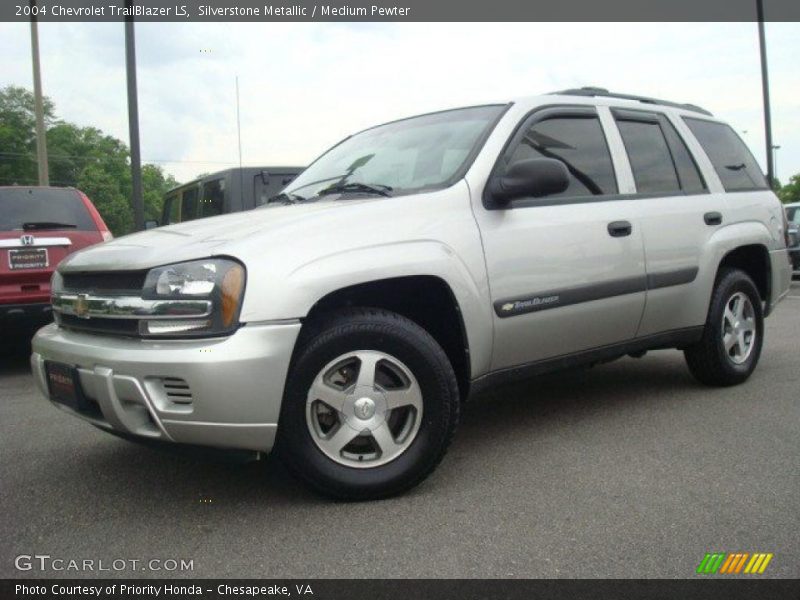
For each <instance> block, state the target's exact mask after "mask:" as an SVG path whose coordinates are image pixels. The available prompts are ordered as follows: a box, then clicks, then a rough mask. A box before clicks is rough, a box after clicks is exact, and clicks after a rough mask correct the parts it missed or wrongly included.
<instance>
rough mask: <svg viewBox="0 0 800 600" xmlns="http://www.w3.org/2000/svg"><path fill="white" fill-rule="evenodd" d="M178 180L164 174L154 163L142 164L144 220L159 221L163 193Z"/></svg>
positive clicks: (176, 183) (162, 204) (175, 185)
mask: <svg viewBox="0 0 800 600" xmlns="http://www.w3.org/2000/svg"><path fill="white" fill-rule="evenodd" d="M177 185H178V182H177V181H176V180H175V178H174V177H173V176H172V175H168V174H165V173H164V171H163V170H162V169H161V167H158V166H156V165H144V166H142V190H143V192H142V196H143V197H144V218H145V221H148V220H153V219H155V220H156V221H158V222H159V223H160V222H161V209H162V208H163V206H164V194H166V193H167V191H168V190H171V189H172V188H174V187H177Z"/></svg>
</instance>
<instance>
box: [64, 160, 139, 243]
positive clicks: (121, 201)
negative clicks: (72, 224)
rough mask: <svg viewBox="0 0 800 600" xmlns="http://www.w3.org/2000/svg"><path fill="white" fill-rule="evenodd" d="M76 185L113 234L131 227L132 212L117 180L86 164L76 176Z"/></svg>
mask: <svg viewBox="0 0 800 600" xmlns="http://www.w3.org/2000/svg"><path fill="white" fill-rule="evenodd" d="M77 183H78V185H77V187H78V188H79V189H80V190H82V191H83V192H84V193H85V194H86V195H87V196H89V198H90V199H91V200H92V202H94V205H95V206H96V207H97V210H98V211H99V212H100V214H101V215H102V217H103V220H104V221H105V222H106V225H108V228H109V229H110V230H111V232H112V233H113V234H114V235H115V236H120V235H124V234H126V233H129V232H130V231H131V230H132V229H133V214H132V211H131V208H130V204H129V203H128V200H127V198H126V197H125V195H124V194H123V193H122V191H121V190H120V185H119V180H117V179H115V178H114V176H113V175H112V174H111V173H109V172H108V171H106V170H105V169H103V167H102V166H100V165H97V164H93V165H89V166H87V167H86V168H85V169H84V170H83V171H82V172H81V174H80V177H79V178H78V182H77Z"/></svg>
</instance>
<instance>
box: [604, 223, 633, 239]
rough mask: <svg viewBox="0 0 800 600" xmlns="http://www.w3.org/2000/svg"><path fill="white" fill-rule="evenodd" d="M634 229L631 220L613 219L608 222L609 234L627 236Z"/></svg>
mask: <svg viewBox="0 0 800 600" xmlns="http://www.w3.org/2000/svg"><path fill="white" fill-rule="evenodd" d="M631 231H633V225H631V224H630V221H612V222H611V223H609V224H608V234H609V235H610V236H611V237H625V236H626V235H630V234H631Z"/></svg>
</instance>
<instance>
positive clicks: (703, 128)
mask: <svg viewBox="0 0 800 600" xmlns="http://www.w3.org/2000/svg"><path fill="white" fill-rule="evenodd" d="M684 120H685V121H686V124H687V125H688V126H689V129H691V130H692V133H693V134H694V136H695V137H696V138H697V141H698V142H700V145H701V146H703V150H705V151H706V154H708V158H709V159H710V160H711V163H712V164H713V165H714V170H715V171H716V172H717V175H719V178H720V180H721V181H722V186H723V187H724V188H725V190H726V191H728V192H735V191H742V190H763V189H767V187H768V186H767V181H766V179H765V178H764V174H763V173H762V172H761V168H760V167H759V166H758V163H757V162H756V159H755V158H753V155H752V154H751V153H750V150H748V149H747V146H745V145H744V142H743V141H742V140H741V138H740V137H739V136H738V135H736V132H734V131H733V129H731V128H730V127H729V126H728V125H725V124H724V123H715V122H713V121H704V120H702V119H691V118H684Z"/></svg>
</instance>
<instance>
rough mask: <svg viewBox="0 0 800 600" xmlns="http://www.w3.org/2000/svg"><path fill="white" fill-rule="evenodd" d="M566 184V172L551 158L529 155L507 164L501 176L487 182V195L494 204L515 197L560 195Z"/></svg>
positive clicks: (559, 163)
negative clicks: (508, 165) (525, 158)
mask: <svg viewBox="0 0 800 600" xmlns="http://www.w3.org/2000/svg"><path fill="white" fill-rule="evenodd" d="M568 187H569V171H567V167H566V166H565V165H564V163H562V162H561V161H560V160H556V159H554V158H529V159H527V160H520V161H518V162H515V163H514V164H512V165H511V166H510V167H508V169H507V171H506V173H505V174H504V175H501V176H498V177H493V178H492V179H491V180H490V181H489V194H490V196H491V199H492V201H493V202H494V203H495V204H498V205H503V204H506V203H508V202H510V201H511V200H514V199H515V198H526V197H531V196H532V197H534V198H538V197H541V196H549V195H550V194H560V193H561V192H563V191H564V190H566V189H567V188H568Z"/></svg>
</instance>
